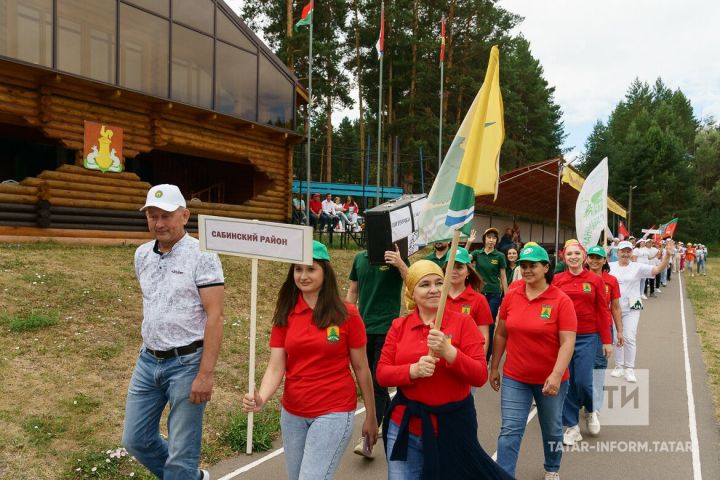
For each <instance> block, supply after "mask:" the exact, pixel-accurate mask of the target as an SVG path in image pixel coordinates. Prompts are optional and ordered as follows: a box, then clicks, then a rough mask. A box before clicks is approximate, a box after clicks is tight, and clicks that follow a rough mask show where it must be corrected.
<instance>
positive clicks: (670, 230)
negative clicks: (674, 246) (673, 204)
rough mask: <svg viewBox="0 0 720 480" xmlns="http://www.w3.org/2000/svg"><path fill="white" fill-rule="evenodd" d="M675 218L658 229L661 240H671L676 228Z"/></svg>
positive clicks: (676, 220)
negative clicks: (660, 231)
mask: <svg viewBox="0 0 720 480" xmlns="http://www.w3.org/2000/svg"><path fill="white" fill-rule="evenodd" d="M677 222H678V219H677V218H673V219H672V220H670V221H669V222H668V223H666V224H665V225H662V226H661V227H660V230H662V238H672V237H673V236H674V235H675V229H676V228H677Z"/></svg>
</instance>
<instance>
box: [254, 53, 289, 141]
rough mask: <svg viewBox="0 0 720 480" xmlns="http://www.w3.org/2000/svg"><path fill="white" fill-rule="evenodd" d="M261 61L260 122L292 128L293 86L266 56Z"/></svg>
mask: <svg viewBox="0 0 720 480" xmlns="http://www.w3.org/2000/svg"><path fill="white" fill-rule="evenodd" d="M258 58H259V59H260V81H259V82H258V84H259V87H258V88H259V91H258V100H259V102H258V103H259V111H258V120H257V121H258V122H260V123H265V124H270V125H274V126H276V127H284V128H292V127H293V125H292V120H293V95H294V92H293V86H292V84H291V83H290V81H289V80H288V79H287V78H286V77H285V75H283V74H282V73H281V72H280V71H279V70H278V69H277V67H275V66H274V65H273V64H272V63H271V62H270V60H268V59H267V58H266V57H265V56H264V55H259V56H258Z"/></svg>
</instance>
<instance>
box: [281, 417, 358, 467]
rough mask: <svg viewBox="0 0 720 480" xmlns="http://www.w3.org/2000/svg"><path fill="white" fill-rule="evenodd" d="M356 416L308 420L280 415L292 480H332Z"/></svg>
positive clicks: (348, 441)
mask: <svg viewBox="0 0 720 480" xmlns="http://www.w3.org/2000/svg"><path fill="white" fill-rule="evenodd" d="M354 414H355V412H332V413H327V414H325V415H320V416H319V417H314V418H306V417H299V416H297V415H293V414H292V413H290V412H288V411H287V410H285V409H284V408H283V409H282V412H281V413H280V429H281V430H282V439H283V448H284V449H285V462H286V463H287V471H288V479H289V480H322V479H331V478H333V475H334V474H335V470H336V469H337V467H338V464H339V463H340V459H341V458H342V456H343V453H345V450H346V449H347V446H348V444H349V443H350V437H352V429H353V417H354V416H355V415H354Z"/></svg>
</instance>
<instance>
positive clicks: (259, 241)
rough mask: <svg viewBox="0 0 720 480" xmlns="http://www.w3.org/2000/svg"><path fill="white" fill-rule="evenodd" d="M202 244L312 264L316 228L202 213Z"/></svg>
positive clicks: (234, 252) (224, 251)
mask: <svg viewBox="0 0 720 480" xmlns="http://www.w3.org/2000/svg"><path fill="white" fill-rule="evenodd" d="M198 229H199V239H200V248H201V249H202V250H205V251H208V252H214V253H218V254H224V255H236V256H240V257H248V258H258V259H263V260H272V261H275V262H286V263H302V264H304V265H312V261H313V260H312V228H311V227H307V226H303V225H290V224H287V223H274V222H260V221H258V220H244V219H239V218H227V217H215V216H212V215H198Z"/></svg>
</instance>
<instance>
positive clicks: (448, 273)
mask: <svg viewBox="0 0 720 480" xmlns="http://www.w3.org/2000/svg"><path fill="white" fill-rule="evenodd" d="M458 243H460V229H456V230H455V231H454V232H453V238H452V242H451V243H450V252H448V260H447V265H446V266H445V281H444V282H443V287H442V292H441V293H440V304H439V305H438V309H437V313H436V314H435V326H434V327H433V328H435V330H440V327H441V326H442V318H443V312H444V311H445V302H446V301H447V296H448V292H449V291H450V277H452V273H453V268H455V254H456V253H457V248H458ZM430 354H432V350H431V351H430Z"/></svg>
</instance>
